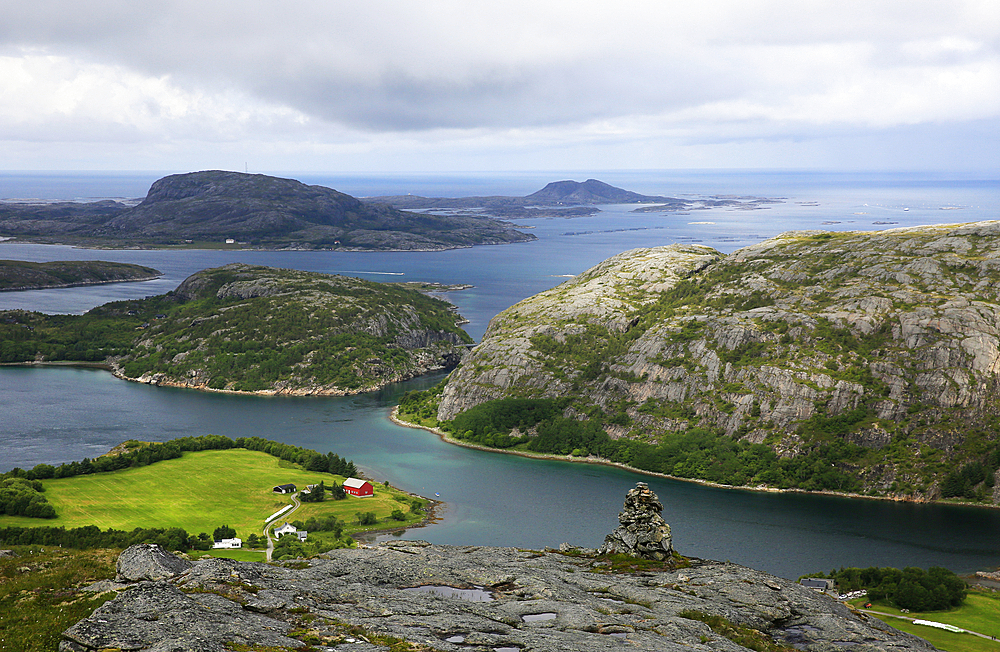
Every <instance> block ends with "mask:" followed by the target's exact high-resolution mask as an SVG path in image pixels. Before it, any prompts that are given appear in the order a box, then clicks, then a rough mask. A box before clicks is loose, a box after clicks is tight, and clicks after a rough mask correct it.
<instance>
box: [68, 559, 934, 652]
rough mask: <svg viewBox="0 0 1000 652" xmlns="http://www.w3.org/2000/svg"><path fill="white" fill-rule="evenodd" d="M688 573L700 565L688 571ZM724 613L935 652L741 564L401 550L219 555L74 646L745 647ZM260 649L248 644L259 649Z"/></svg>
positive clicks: (859, 643)
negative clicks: (721, 623) (273, 560)
mask: <svg viewBox="0 0 1000 652" xmlns="http://www.w3.org/2000/svg"><path fill="white" fill-rule="evenodd" d="M681 565H682V566H684V565H685V564H684V563H682V564H681ZM705 614H708V615H716V616H721V617H723V618H725V619H726V620H727V621H729V622H730V623H732V624H733V625H736V626H742V627H746V628H752V629H754V630H758V631H759V632H760V633H762V634H763V636H764V637H766V638H767V639H773V640H775V641H776V642H777V643H779V644H781V645H784V646H788V647H792V646H793V645H794V647H796V648H798V649H804V650H815V651H817V652H820V651H827V650H831V651H832V650H842V649H844V648H845V647H849V648H851V649H852V650H855V651H856V652H868V651H871V650H892V651H897V650H898V651H903V650H932V649H933V648H932V647H931V646H930V645H929V644H927V643H926V642H924V641H922V640H921V639H918V638H916V637H913V636H910V635H908V634H904V633H902V632H899V631H896V630H894V629H892V628H890V627H888V626H887V625H885V624H883V623H882V622H880V621H878V620H876V619H874V618H870V617H867V616H865V615H864V614H857V613H853V612H852V611H851V610H849V609H848V608H847V607H846V606H845V605H843V604H841V603H839V602H836V601H834V600H833V599H831V598H829V597H827V596H826V595H823V594H820V593H816V592H814V591H812V590H810V589H805V588H803V587H800V586H798V585H797V584H795V583H793V582H791V581H788V580H785V579H781V578H778V577H774V576H772V575H768V574H766V573H762V572H759V571H755V570H751V569H748V568H744V567H742V566H737V565H735V564H728V563H719V562H710V561H700V560H691V561H690V562H689V565H687V566H686V567H678V568H671V567H670V566H669V565H668V564H664V563H659V562H654V561H648V560H640V559H635V558H629V557H624V556H611V557H607V556H603V557H602V556H596V555H594V554H593V553H592V551H584V550H581V549H575V548H572V547H564V551H563V552H556V551H544V552H538V551H529V550H518V549H514V548H489V547H476V546H457V547H456V546H438V545H431V544H428V543H426V542H420V541H393V542H389V543H385V544H381V545H378V546H374V547H368V548H361V549H355V550H335V551H331V552H329V553H327V554H325V555H322V556H321V558H319V559H313V560H309V561H299V562H288V563H286V564H284V565H281V564H275V565H269V564H261V563H247V562H235V561H231V560H226V559H209V560H205V561H200V562H196V563H195V564H194V565H193V566H191V567H190V568H188V569H186V570H183V571H182V572H180V573H179V574H177V575H176V576H174V577H172V578H169V579H165V580H158V581H142V582H136V583H134V584H133V585H132V588H128V589H126V590H124V591H122V592H121V593H120V594H119V595H118V597H117V598H115V599H114V600H112V601H110V602H108V603H106V604H105V605H104V606H102V607H100V608H99V609H97V610H96V611H95V612H94V614H92V615H91V616H90V617H89V618H87V619H85V620H83V621H81V622H79V623H77V624H76V625H74V626H73V627H71V628H69V629H68V630H67V631H66V632H65V633H64V636H65V640H64V641H63V643H62V644H61V646H60V650H62V651H63V652H91V651H93V650H100V649H106V648H117V649H120V650H152V651H155V652H166V651H168V650H195V651H198V652H202V651H204V652H216V651H222V650H226V649H229V650H232V649H234V648H235V649H239V646H248V647H249V649H268V650H281V649H295V648H297V647H301V646H303V645H304V644H308V645H311V646H313V648H314V649H316V650H337V651H342V652H347V651H348V650H351V651H358V652H369V651H371V652H374V651H376V650H378V651H388V650H389V649H390V645H392V644H397V645H398V643H399V642H400V641H406V642H409V643H411V644H412V647H411V648H410V649H414V650H424V649H427V650H446V651H455V652H458V651H460V650H461V651H469V650H483V651H494V652H495V651H501V652H512V651H515V650H525V651H526V650H532V651H550V650H551V651H556V650H558V651H560V652H567V651H576V650H579V651H581V652H583V651H588V652H589V651H595V650H596V651H600V650H628V651H636V650H639V651H641V650H649V651H653V650H668V651H670V650H678V651H680V650H685V651H688V652H690V650H691V649H701V650H709V649H711V650H729V651H733V652H738V651H739V650H744V649H746V648H744V647H742V646H740V645H738V644H737V643H735V642H733V641H731V640H729V639H728V638H726V637H724V636H722V635H720V634H717V633H715V632H714V631H712V630H711V629H710V628H709V627H708V625H706V624H704V623H703V622H701V621H699V620H696V619H695V618H694V617H695V616H698V615H705ZM244 649H246V648H244Z"/></svg>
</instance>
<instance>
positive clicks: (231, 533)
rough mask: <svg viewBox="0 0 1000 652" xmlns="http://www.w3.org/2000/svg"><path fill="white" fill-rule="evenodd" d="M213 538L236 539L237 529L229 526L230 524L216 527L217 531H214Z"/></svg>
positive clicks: (216, 539)
mask: <svg viewBox="0 0 1000 652" xmlns="http://www.w3.org/2000/svg"><path fill="white" fill-rule="evenodd" d="M212 538H213V539H214V540H215V541H222V540H223V539H234V538H236V530H234V529H233V528H231V527H229V526H228V525H222V526H219V527H217V528H215V532H213V533H212Z"/></svg>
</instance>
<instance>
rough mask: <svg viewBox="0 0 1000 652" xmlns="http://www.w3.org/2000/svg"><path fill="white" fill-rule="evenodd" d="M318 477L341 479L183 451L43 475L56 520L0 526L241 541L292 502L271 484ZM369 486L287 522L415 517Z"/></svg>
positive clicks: (249, 458) (19, 520) (274, 461)
mask: <svg viewBox="0 0 1000 652" xmlns="http://www.w3.org/2000/svg"><path fill="white" fill-rule="evenodd" d="M321 480H324V481H326V483H327V484H329V483H330V482H331V481H335V482H337V483H338V484H341V483H343V481H344V478H342V477H340V476H335V475H330V474H328V473H314V472H308V471H305V470H303V469H302V468H301V467H299V466H297V465H293V464H290V463H289V462H284V461H282V460H279V459H278V458H275V457H272V456H270V455H267V454H266V453H260V452H255V451H248V450H244V449H230V450H216V451H201V452H194V453H184V455H183V456H182V457H180V458H178V459H173V460H166V461H163V462H157V463H155V464H151V465H149V466H145V467H139V468H131V469H125V470H122V471H115V472H112V473H96V474H93V475H82V476H77V477H74V478H63V479H57V480H56V479H54V480H45V481H44V486H45V496H46V497H47V498H48V500H49V502H50V503H51V504H52V506H53V507H54V508H55V510H56V514H57V517H56V518H54V519H35V518H25V517H17V516H0V527H4V526H12V525H13V526H21V527H40V526H53V527H59V526H65V527H67V528H73V527H82V526H85V525H96V526H98V527H100V528H102V529H106V528H115V529H118V530H132V529H133V528H136V527H144V528H150V527H180V528H184V529H185V530H187V532H188V533H189V534H198V533H200V532H207V533H208V534H212V532H213V531H214V530H215V528H217V527H219V526H221V525H228V526H230V527H232V528H234V529H235V530H236V533H237V536H239V537H240V538H243V539H246V538H247V537H248V536H249V535H250V534H252V533H256V534H258V535H259V534H261V533H262V531H263V529H264V519H265V518H267V517H268V516H270V515H271V514H273V513H274V512H276V511H278V510H279V509H281V508H282V507H284V506H286V505H290V504H291V498H290V497H288V496H282V495H277V494H273V493H271V488H272V487H274V486H275V485H279V484H285V483H289V482H290V483H293V484H295V485H297V486H298V487H299V488H304V487H305V485H307V484H319V482H320V481H321ZM372 484H374V485H375V495H374V496H373V497H371V498H354V497H348V498H347V499H345V500H338V501H334V500H326V501H324V502H321V503H304V504H303V505H302V507H300V508H299V509H298V510H297V511H296V512H295V513H294V515H293V516H291V518H290V520H302V521H305V520H306V519H307V518H309V517H310V516H317V517H319V516H330V515H333V516H336V517H337V518H340V519H342V520H344V521H346V522H347V523H348V527H347V528H345V533H347V534H350V533H351V532H352V531H354V530H357V529H361V528H358V526H357V525H356V524H354V523H353V521H355V513H357V512H375V515H376V516H377V517H378V519H379V524H378V526H377V528H385V527H396V526H400V527H401V526H405V525H407V524H412V523H414V522H416V521H418V520H419V519H420V515H415V514H411V513H410V511H409V500H410V497H409V496H408V495H407V494H405V493H403V492H401V491H398V490H396V489H394V488H391V487H385V486H383V485H381V484H375V483H374V482H373V483H372ZM404 501H405V502H404ZM395 509H400V510H402V511H403V513H404V514H405V515H406V516H407V520H406V521H402V522H399V521H390V522H389V523H385V522H384V519H386V517H388V516H389V514H391V513H392V511H393V510H395ZM284 520H285V519H284V518H279V519H278V520H277V522H278V523H279V524H280V523H281V522H283V521H284ZM364 529H376V528H372V527H368V528H364Z"/></svg>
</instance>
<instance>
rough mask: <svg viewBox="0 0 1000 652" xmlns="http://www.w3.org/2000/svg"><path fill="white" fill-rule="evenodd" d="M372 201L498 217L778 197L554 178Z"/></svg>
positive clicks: (662, 208)
mask: <svg viewBox="0 0 1000 652" xmlns="http://www.w3.org/2000/svg"><path fill="white" fill-rule="evenodd" d="M362 201H364V202H368V203H371V204H388V205H390V206H394V207H395V208H399V209H407V210H425V211H451V212H452V214H454V212H455V211H459V212H460V213H461V214H463V215H464V214H471V215H491V216H493V217H500V218H522V219H524V218H533V217H534V218H537V217H584V216H587V215H593V214H594V213H597V212H599V211H600V209H599V208H597V207H598V206H600V205H608V204H640V206H638V207H637V208H635V209H634V210H633V212H636V213H647V212H680V211H692V210H706V209H710V208H717V207H720V206H726V207H732V208H738V209H741V210H754V209H758V208H766V207H767V205H768V204H774V203H780V200H776V199H767V198H761V197H711V198H700V199H694V198H688V199H679V198H677V197H664V196H661V195H642V194H639V193H637V192H632V191H630V190H623V189H621V188H616V187H615V186H612V185H610V184H607V183H604V182H603V181H598V180H597V179H587V180H586V181H582V182H580V181H553V182H552V183H549V184H547V185H546V186H545V187H544V188H542V189H541V190H539V191H537V192H533V193H531V194H530V195H527V196H524V197H505V196H488V197H420V196H417V195H390V196H381V197H366V198H363V199H362Z"/></svg>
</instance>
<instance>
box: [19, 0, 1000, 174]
mask: <svg viewBox="0 0 1000 652" xmlns="http://www.w3.org/2000/svg"><path fill="white" fill-rule="evenodd" d="M0 7H2V10H3V11H2V15H3V17H4V20H3V24H2V25H0V84H2V88H3V93H0V141H2V142H4V143H5V147H6V148H7V149H8V151H9V152H11V153H12V154H13V156H14V159H13V160H12V159H10V158H9V159H8V160H7V161H6V167H8V169H16V168H19V167H20V168H37V167H48V168H66V167H74V165H60V161H68V162H70V163H71V164H75V166H84V167H95V168H102V167H105V168H106V167H111V168H115V167H116V165H117V168H119V169H121V168H142V167H143V166H147V167H148V166H152V167H154V168H156V167H159V168H164V167H180V168H197V167H226V165H225V164H224V163H225V162H226V161H218V162H217V163H216V164H213V162H212V160H211V159H213V157H214V158H222V159H227V160H228V159H236V160H240V161H242V160H243V159H244V158H246V157H251V158H253V159H254V164H255V165H256V166H258V167H264V168H270V169H449V168H452V169H456V168H467V169H468V168H474V169H512V168H518V167H534V168H536V169H539V168H541V169H544V168H546V167H552V168H557V167H563V168H565V167H567V163H569V164H570V167H702V166H704V167H717V166H723V167H744V166H748V167H756V166H759V165H762V166H803V167H809V166H820V167H829V166H834V167H836V166H840V167H845V166H846V167H851V166H853V167H866V166H868V165H879V166H881V165H889V166H890V167H892V166H896V167H907V166H910V167H913V166H916V167H930V168H933V167H935V166H943V167H964V168H966V169H976V168H977V167H983V166H986V167H989V166H990V160H989V158H990V157H989V156H987V157H986V158H987V160H979V158H977V157H979V155H978V154H977V152H978V151H981V150H983V149H984V148H983V147H982V140H981V139H982V135H983V133H986V134H989V133H992V134H993V138H992V141H991V142H992V143H996V142H997V140H998V137H997V136H996V134H997V133H998V131H1000V129H998V127H1000V120H998V113H1000V47H998V45H1000V3H996V2H994V1H992V0H978V1H977V0H965V1H963V0H949V1H943V2H938V1H921V0H911V1H909V2H895V1H883V2H871V0H867V1H865V2H856V1H853V0H846V1H838V2H825V1H815V2H802V1H801V0H799V1H796V2H791V1H784V0H746V1H731V0H707V1H704V2H700V3H697V4H692V3H681V2H676V1H673V0H670V1H663V0H660V1H658V2H647V1H645V0H633V1H631V2H626V3H620V6H617V7H614V6H612V5H611V4H610V3H607V2H589V1H578V2H575V3H567V2H553V1H551V0H534V1H532V2H526V1H522V0H509V1H507V2H504V3H496V2H494V3H482V2H469V1H468V0H465V1H461V2H459V1H449V0H425V1H424V2H421V3H404V2H387V1H384V0H369V1H368V2H365V3H357V2H343V1H339V0H323V1H315V0H300V1H299V2H296V3H283V4H281V3H275V2H252V1H251V2H247V1H244V2H233V1H230V0H201V1H199V2H194V1H191V0H158V1H157V2H149V1H148V0H131V1H130V2H128V3H122V2H118V1H114V2H112V1H110V0H82V1H81V2H80V3H64V2H61V1H60V2H56V1H54V0H36V1H35V2H32V3H24V2H18V1H16V0H13V1H12V0H3V1H2V2H0ZM907 137H911V138H918V139H919V140H920V143H916V144H914V143H911V144H910V146H909V147H906V148H903V149H905V150H906V151H905V152H903V151H900V152H899V154H898V155H895V154H894V152H893V148H894V147H897V145H898V143H899V142H900V141H901V140H906V138H907ZM851 144H856V146H857V147H856V148H852V147H850V145H851ZM977 144H978V145H979V147H977V146H976V145H977ZM914 145H916V146H917V150H918V151H917V156H918V158H919V157H920V156H925V157H927V159H928V160H925V161H920V160H917V161H914V159H913V155H914V151H913V146H914ZM865 150H868V152H867V153H866V152H865ZM970 155H971V159H970V158H969V157H970ZM932 158H933V159H934V160H931V159H932ZM18 163H20V165H19V164H18ZM574 163H575V164H576V165H573V164H574ZM234 165H236V163H235V161H230V164H229V167H233V166H234ZM996 167H997V165H996V163H995V162H994V163H993V168H994V169H995V168H996Z"/></svg>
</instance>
